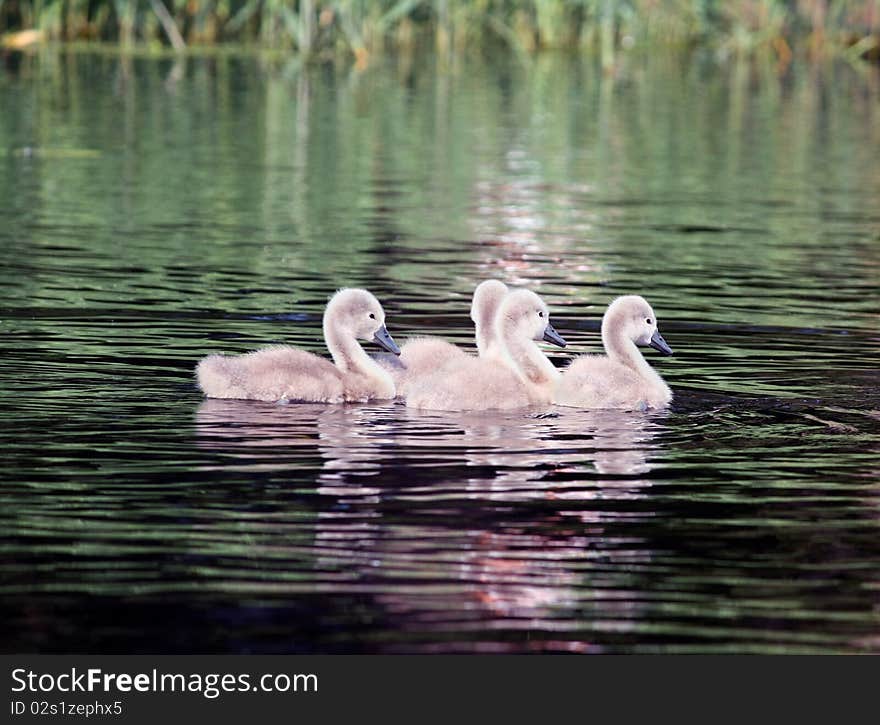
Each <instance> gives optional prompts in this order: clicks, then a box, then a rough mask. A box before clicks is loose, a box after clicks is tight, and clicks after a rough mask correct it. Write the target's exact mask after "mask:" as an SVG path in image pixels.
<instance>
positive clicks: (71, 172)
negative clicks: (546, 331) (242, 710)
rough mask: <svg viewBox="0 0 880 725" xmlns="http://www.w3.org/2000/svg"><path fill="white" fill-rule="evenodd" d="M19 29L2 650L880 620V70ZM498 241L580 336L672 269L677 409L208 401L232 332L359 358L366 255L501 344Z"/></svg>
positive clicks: (800, 637) (604, 640) (704, 644)
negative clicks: (165, 40)
mask: <svg viewBox="0 0 880 725" xmlns="http://www.w3.org/2000/svg"><path fill="white" fill-rule="evenodd" d="M18 60H20V65H19V66H18V67H17V69H14V70H10V71H6V70H2V69H0V97H2V99H3V101H2V103H0V163H5V165H6V173H4V174H0V218H2V219H3V224H0V247H2V249H3V251H4V252H5V256H4V264H3V265H2V266H0V310H2V320H0V323H2V331H3V335H4V337H5V339H6V340H7V341H8V343H9V344H7V345H6V347H5V349H4V354H3V355H2V356H0V388H2V389H3V391H4V392H5V393H6V394H7V397H8V398H9V399H10V400H11V401H14V403H15V408H16V410H15V415H14V417H11V418H10V421H11V423H12V424H11V425H8V426H6V427H5V428H4V429H3V430H2V431H0V446H2V451H3V456H4V466H3V467H2V469H0V496H2V499H3V506H2V508H0V530H2V531H3V538H2V540H0V547H2V550H3V556H2V557H0V621H2V622H3V631H2V632H0V635H2V636H0V640H2V642H3V643H4V645H5V647H6V648H9V649H12V650H15V651H70V652H84V651H121V652H131V651H150V652H155V651H156V647H157V643H161V646H162V647H164V648H165V649H166V651H169V652H192V651H198V652H209V651H211V652H251V651H266V652H353V651H371V652H376V651H404V650H410V651H412V650H418V651H435V650H444V651H445V650H453V651H474V650H489V651H497V650H505V651H510V650H515V651H529V650H531V649H542V648H543V649H552V650H555V651H567V650H570V651H588V652H589V651H620V652H634V651H649V652H652V651H689V652H694V651H698V652H719V651H736V652H773V651H786V652H791V651H820V652H834V651H840V650H845V651H853V650H857V651H878V649H880V638H878V632H880V620H878V612H880V587H878V582H880V536H878V533H880V515H878V511H880V506H878V501H880V489H878V487H877V483H876V482H877V476H878V465H877V451H878V450H880V428H878V420H877V411H878V410H880V392H878V391H880V374H878V370H880V337H878V324H877V323H878V317H877V310H878V305H880V301H878V297H877V278H878V271H880V244H878V243H877V240H878V233H880V218H878V215H877V211H876V206H877V204H876V200H877V198H878V195H880V163H878V159H877V153H876V149H880V115H878V114H877V112H876V109H877V99H878V91H880V83H878V82H877V81H878V77H877V76H876V74H873V75H872V74H871V73H856V72H855V71H854V69H853V68H852V67H850V66H847V65H834V64H828V65H827V66H822V67H821V68H819V67H814V68H809V67H807V66H803V67H801V68H796V67H794V66H793V67H792V68H791V69H790V71H789V72H787V73H786V74H785V75H784V76H778V75H777V74H775V73H769V74H763V73H762V72H761V70H762V69H761V67H760V65H751V64H747V63H734V64H731V65H721V66H714V65H713V64H711V63H706V62H703V61H702V60H699V59H696V58H694V59H693V60H692V61H688V62H685V63H683V64H681V65H677V64H676V65H669V64H667V63H666V62H664V61H661V60H660V59H656V58H652V59H651V60H650V62H649V63H643V62H642V61H641V60H636V59H635V58H634V57H633V58H632V59H630V60H629V61H627V62H625V63H624V64H623V65H622V66H621V69H620V73H619V74H618V75H616V76H615V78H614V79H611V78H607V77H605V76H603V75H602V74H601V72H597V69H596V68H594V67H593V65H592V63H591V61H589V60H579V59H574V58H568V57H563V56H557V55H554V54H547V55H541V56H539V57H536V58H535V59H534V62H533V63H530V64H529V66H528V67H524V66H521V65H517V64H506V63H498V64H493V63H489V62H486V63H483V62H481V63H479V64H473V65H470V64H465V66H463V67H462V68H453V69H448V68H435V67H433V66H432V65H431V64H422V63H419V62H414V63H413V64H412V65H407V64H406V63H398V64H395V63H393V62H390V63H388V64H376V65H375V66H372V67H371V69H370V70H369V71H367V72H364V73H350V72H349V70H348V69H346V68H344V67H342V66H326V65H321V64H318V65H314V66H308V67H293V66H288V67H287V68H285V69H279V68H277V64H276V63H274V62H272V61H267V62H266V63H264V64H261V62H260V61H254V60H252V59H247V58H242V57H231V56H230V57H227V56H223V57H205V58H195V57H189V58H187V59H185V60H169V59H158V60H153V59H146V58H137V57H133V56H125V57H123V58H118V57H114V56H112V55H107V54H94V55H93V54H89V53H66V52H61V53H55V52H52V51H47V52H45V53H43V52H41V53H38V54H33V55H28V56H26V57H22V58H20V59H18ZM16 62H17V61H16ZM108 88H110V89H112V92H111V93H108V92H107V89H108ZM4 149H5V150H6V151H7V152H8V153H5V154H4V152H3V150H4ZM486 277H496V278H502V279H505V280H508V281H511V282H514V283H517V284H522V285H523V286H527V287H529V288H531V289H535V290H536V291H539V292H540V293H541V295H542V297H544V299H546V301H547V302H548V304H549V306H550V307H551V310H552V311H553V315H554V318H558V323H559V324H558V327H559V329H560V332H561V333H562V334H563V335H564V336H565V337H566V339H567V340H569V342H570V345H571V347H570V350H566V351H564V352H555V353H553V358H554V362H555V363H557V364H564V362H565V359H566V358H568V357H569V356H570V355H574V354H578V353H581V352H595V351H598V350H599V349H601V341H600V338H599V334H598V331H599V322H600V317H601V314H602V311H603V310H604V308H605V305H606V304H607V303H608V302H609V301H610V300H611V299H612V298H613V297H615V296H617V295H619V294H625V293H640V294H644V295H645V296H646V297H647V298H648V299H650V300H651V302H652V305H653V306H654V307H655V309H656V311H657V314H658V315H660V316H661V317H662V319H663V321H664V334H666V333H668V339H669V341H670V343H671V344H672V346H673V347H674V348H675V349H676V353H677V354H676V356H675V357H674V358H670V359H664V360H662V361H659V360H656V358H655V359H654V360H652V363H656V364H657V366H658V371H659V372H661V374H662V375H663V377H664V378H665V379H666V380H667V382H668V383H669V384H670V386H671V387H672V388H673V389H674V390H675V395H676V398H675V402H674V404H673V407H672V408H671V410H669V411H668V412H667V413H666V414H665V415H663V416H657V417H644V416H639V415H625V414H617V413H610V414H607V413H601V414H591V413H588V412H585V411H576V410H567V411H555V412H556V413H558V415H552V414H551V415H542V414H540V413H538V412H528V413H522V414H511V415H509V416H500V417H498V416H489V417H481V416H463V417H458V416H452V417H450V416H443V415H436V414H424V413H421V414H420V413H417V412H415V411H409V410H407V409H406V408H405V407H403V406H399V405H381V406H343V407H334V408H325V407H320V408H309V407H307V406H287V407H280V408H279V407H275V406H261V405H259V404H252V403H245V404H241V403H234V402H227V403H223V402H218V403H217V404H216V405H215V404H214V403H211V404H205V405H202V402H203V401H202V399H201V396H200V395H199V393H198V390H197V389H196V387H195V385H194V381H193V366H194V364H195V361H197V360H198V359H200V358H201V357H203V356H204V355H206V354H208V353H209V352H212V351H216V350H225V351H229V352H243V351H246V350H250V349H255V348H257V347H261V346H263V345H266V344H271V343H275V342H283V343H287V344H291V345H294V346H296V347H300V348H302V349H306V350H310V351H314V352H322V353H324V354H326V350H324V345H323V343H322V342H321V340H322V335H321V312H322V310H323V307H324V305H325V303H326V301H327V299H328V297H329V296H330V295H331V294H332V293H333V291H335V290H336V289H337V288H338V287H339V286H341V285H348V286H366V287H368V288H370V289H371V290H372V291H374V292H375V293H376V294H377V296H379V297H380V298H381V299H382V300H383V304H384V303H385V301H386V300H387V301H388V304H387V306H386V307H387V309H388V312H389V318H390V319H391V320H392V321H393V329H392V333H393V334H395V335H397V334H400V335H401V337H402V338H403V339H406V337H407V336H408V335H411V334H429V335H436V336H439V337H443V338H446V339H449V340H451V341H453V342H456V343H460V344H465V345H467V346H469V347H470V346H472V340H473V326H472V323H471V320H470V318H469V316H468V306H469V299H470V295H471V293H472V291H473V288H474V286H475V285H476V284H477V282H478V281H480V280H481V279H484V278H486ZM389 329H391V326H389ZM196 409H198V410H199V412H198V416H197V421H196V425H195V427H194V426H193V412H194V410H196ZM120 612H124V614H125V616H124V617H121V616H120ZM0 646H2V645H0Z"/></svg>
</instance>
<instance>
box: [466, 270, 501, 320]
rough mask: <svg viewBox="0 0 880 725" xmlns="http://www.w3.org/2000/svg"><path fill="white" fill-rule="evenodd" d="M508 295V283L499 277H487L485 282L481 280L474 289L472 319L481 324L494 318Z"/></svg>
mask: <svg viewBox="0 0 880 725" xmlns="http://www.w3.org/2000/svg"><path fill="white" fill-rule="evenodd" d="M506 296H507V285H506V284H504V283H503V282H499V281H498V280H497V279H487V280H486V281H485V282H480V284H478V285H477V288H476V289H475V290H474V299H473V302H472V303H471V320H473V321H474V323H475V324H480V323H481V322H485V321H486V320H487V319H489V320H491V319H493V318H494V316H495V312H496V311H497V310H498V308H499V307H500V306H501V302H502V301H503V300H504V298H505V297H506Z"/></svg>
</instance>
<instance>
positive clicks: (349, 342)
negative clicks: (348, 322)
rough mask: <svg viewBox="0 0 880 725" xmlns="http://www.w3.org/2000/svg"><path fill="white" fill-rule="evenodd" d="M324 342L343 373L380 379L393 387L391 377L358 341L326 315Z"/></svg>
mask: <svg viewBox="0 0 880 725" xmlns="http://www.w3.org/2000/svg"><path fill="white" fill-rule="evenodd" d="M324 340H325V341H326V343H327V349H328V350H329V351H330V355H331V356H332V357H333V363H334V364H335V365H336V367H337V368H339V369H340V370H341V371H342V372H343V373H356V374H358V375H368V376H370V377H373V378H379V379H381V380H382V381H383V382H387V383H389V384H390V385H391V388H392V390H393V388H394V383H393V382H392V379H391V376H390V375H389V374H388V373H387V372H386V371H385V370H384V369H383V368H382V367H381V366H380V365H379V364H378V363H377V362H376V361H375V360H373V359H372V358H370V356H369V355H367V353H366V352H364V348H363V347H361V344H360V343H359V342H358V341H357V339H356V338H355V337H354V336H353V335H352V334H351V333H348V332H345V331H343V330H340V329H339V327H338V326H337V325H334V324H333V321H332V320H331V319H328V316H327V315H324Z"/></svg>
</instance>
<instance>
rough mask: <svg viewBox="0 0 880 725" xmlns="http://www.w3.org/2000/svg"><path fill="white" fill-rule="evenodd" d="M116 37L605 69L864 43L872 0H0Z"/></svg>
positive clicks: (50, 28) (82, 34)
mask: <svg viewBox="0 0 880 725" xmlns="http://www.w3.org/2000/svg"><path fill="white" fill-rule="evenodd" d="M23 29H39V30H41V31H42V32H43V33H44V35H45V36H46V37H49V38H51V39H59V40H77V39H90V40H107V41H112V42H117V43H119V44H120V45H123V46H128V45H131V44H133V43H138V42H140V43H147V44H152V43H162V44H168V45H173V46H174V47H175V48H177V49H181V48H182V47H183V46H184V44H208V43H217V42H233V43H245V44H260V46H262V47H270V48H277V49H288V50H290V51H293V52H296V53H299V54H301V55H306V56H308V55H313V54H315V53H336V52H338V51H339V50H343V51H346V52H351V53H353V54H354V55H355V56H356V57H357V58H358V61H359V62H366V59H367V58H368V57H369V56H370V55H372V54H374V53H376V52H377V51H379V50H381V49H386V48H389V47H391V48H393V47H410V46H412V45H413V44H414V42H415V41H420V42H421V43H422V44H424V45H428V46H434V47H436V48H437V49H438V50H440V51H441V52H446V51H455V52H462V51H467V50H474V51H479V50H481V49H483V48H485V47H487V46H492V45H493V44H497V43H498V42H499V41H500V42H502V43H504V44H506V45H508V46H510V47H512V48H514V49H515V50H517V51H519V52H525V53H531V52H534V51H538V50H541V49H560V48H569V49H573V48H581V49H591V50H593V51H595V52H596V53H597V54H599V55H600V56H601V58H602V65H603V66H604V67H605V68H607V69H610V68H613V67H614V65H615V63H616V58H617V56H618V54H619V53H620V52H621V51H625V50H629V49H630V48H648V49H650V48H656V47H660V46H673V47H690V46H693V45H697V44H701V45H710V46H713V47H714V48H716V49H718V51H719V52H721V53H736V54H750V53H755V52H761V51H764V50H768V51H770V52H772V53H775V54H776V55H777V56H778V57H779V59H780V60H781V61H784V62H786V63H787V62H788V58H789V57H790V56H791V52H792V49H795V48H803V49H804V50H805V52H808V53H810V54H813V55H815V54H818V53H822V52H826V51H834V50H843V49H847V48H851V49H852V50H851V51H850V53H851V54H854V55H870V54H872V53H873V54H876V51H877V48H878V45H880V3H878V2H877V0H729V1H724V0H0V33H3V32H11V31H16V30H23Z"/></svg>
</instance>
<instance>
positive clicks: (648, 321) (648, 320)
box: [645, 317, 651, 325]
mask: <svg viewBox="0 0 880 725" xmlns="http://www.w3.org/2000/svg"><path fill="white" fill-rule="evenodd" d="M645 322H647V323H648V324H649V325H650V324H651V318H650V317H649V318H648V319H647V320H645Z"/></svg>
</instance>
